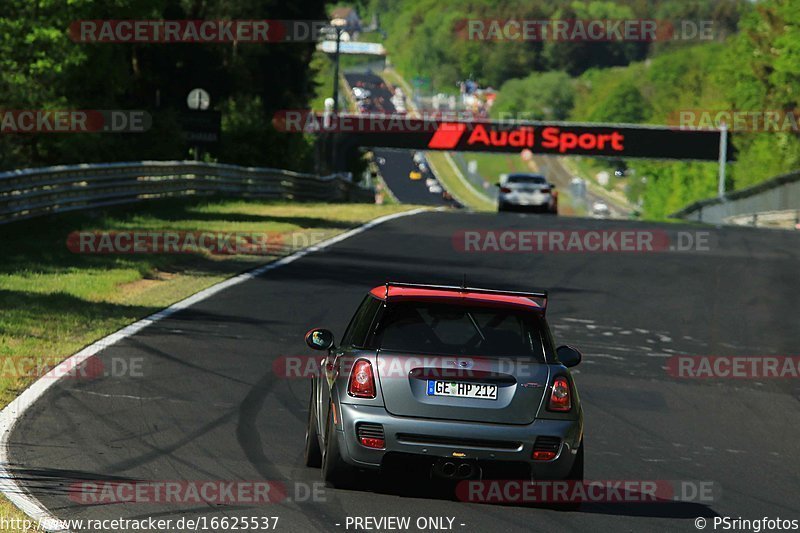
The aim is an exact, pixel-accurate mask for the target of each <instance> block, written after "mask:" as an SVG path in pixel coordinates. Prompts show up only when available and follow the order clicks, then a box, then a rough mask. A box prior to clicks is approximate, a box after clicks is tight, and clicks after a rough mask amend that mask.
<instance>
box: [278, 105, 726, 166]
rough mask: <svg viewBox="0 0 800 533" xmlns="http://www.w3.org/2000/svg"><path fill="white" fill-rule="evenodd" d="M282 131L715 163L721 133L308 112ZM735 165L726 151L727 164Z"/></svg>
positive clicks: (285, 122)
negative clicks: (335, 114) (323, 114)
mask: <svg viewBox="0 0 800 533" xmlns="http://www.w3.org/2000/svg"><path fill="white" fill-rule="evenodd" d="M273 124H274V125H275V127H276V128H278V129H279V130H281V131H289V132H303V133H337V134H341V135H346V137H347V141H348V144H350V143H354V144H357V145H359V146H368V147H386V148H408V149H412V150H453V151H467V152H469V151H472V152H521V151H522V150H526V149H527V150H530V151H531V152H533V153H534V154H554V155H583V156H593V157H619V158H634V157H641V158H651V159H695V160H705V161H717V160H718V159H719V142H720V132H719V131H717V130H703V129H688V128H687V129H681V128H677V127H675V128H670V127H666V126H663V127H661V126H634V125H624V126H617V125H613V124H578V123H567V122H552V123H544V122H513V123H510V122H503V121H490V120H475V121H468V120H443V119H442V118H441V117H433V118H431V117H423V118H411V117H408V116H405V115H391V116H390V115H338V116H332V115H328V116H321V115H316V114H313V113H309V112H307V111H284V112H280V113H277V114H276V115H275V117H274V118H273ZM733 159H734V154H733V150H731V149H728V160H729V161H732V160H733Z"/></svg>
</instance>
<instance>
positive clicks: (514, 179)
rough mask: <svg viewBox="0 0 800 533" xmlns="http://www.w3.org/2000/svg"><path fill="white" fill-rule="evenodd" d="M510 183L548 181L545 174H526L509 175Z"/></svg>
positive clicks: (540, 182) (542, 182) (541, 182)
mask: <svg viewBox="0 0 800 533" xmlns="http://www.w3.org/2000/svg"><path fill="white" fill-rule="evenodd" d="M508 183H539V184H544V183H547V180H546V179H545V177H544V176H526V175H511V176H509V177H508Z"/></svg>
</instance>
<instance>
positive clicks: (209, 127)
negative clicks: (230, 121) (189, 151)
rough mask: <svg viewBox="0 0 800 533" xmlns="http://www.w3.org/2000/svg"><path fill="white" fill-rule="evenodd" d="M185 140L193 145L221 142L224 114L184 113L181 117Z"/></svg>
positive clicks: (207, 112) (217, 112)
mask: <svg viewBox="0 0 800 533" xmlns="http://www.w3.org/2000/svg"><path fill="white" fill-rule="evenodd" d="M180 122H181V126H182V128H183V134H184V138H185V139H186V141H187V142H188V143H189V144H192V145H209V144H215V143H217V142H219V137H220V131H221V129H222V127H221V123H222V113H220V112H219V111H184V112H183V113H181V115H180Z"/></svg>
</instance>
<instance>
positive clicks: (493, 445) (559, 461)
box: [336, 404, 583, 479]
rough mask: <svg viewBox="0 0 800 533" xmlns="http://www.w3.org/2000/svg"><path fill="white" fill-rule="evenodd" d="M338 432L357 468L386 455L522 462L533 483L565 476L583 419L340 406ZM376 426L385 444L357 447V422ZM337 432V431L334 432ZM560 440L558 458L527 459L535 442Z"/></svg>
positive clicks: (375, 466) (374, 466)
mask: <svg viewBox="0 0 800 533" xmlns="http://www.w3.org/2000/svg"><path fill="white" fill-rule="evenodd" d="M339 411H340V415H341V424H342V430H340V431H337V432H336V433H337V438H338V439H339V447H340V450H341V451H342V455H343V459H344V460H345V461H346V462H347V463H349V464H351V465H354V466H358V467H361V468H371V469H378V468H380V467H381V466H382V463H383V460H384V458H385V456H386V455H387V454H395V453H400V454H411V455H415V456H418V457H419V456H421V457H423V458H424V457H427V458H429V459H430V461H431V462H435V461H436V460H437V459H440V458H453V457H457V458H458V459H460V460H462V461H477V462H481V461H508V462H516V463H527V464H529V465H530V467H531V472H532V476H533V478H535V479H561V478H563V477H565V476H566V475H567V473H568V472H569V471H570V468H571V467H572V463H573V462H574V459H575V453H576V452H577V450H578V446H579V445H580V443H581V438H582V436H583V420H582V416H580V415H579V417H578V419H577V420H543V419H537V420H535V421H534V422H533V423H531V424H528V425H509V424H485V423H476V422H458V421H450V420H431V419H422V418H410V417H398V416H394V415H391V414H389V413H388V412H387V411H386V409H385V408H384V407H375V406H363V405H354V404H340V410H339ZM363 423H367V424H380V425H381V426H382V427H383V433H384V439H385V442H386V446H385V448H384V449H382V450H376V449H372V448H367V447H366V446H363V445H362V444H361V443H360V442H359V441H358V437H357V433H356V429H357V426H358V425H359V424H363ZM337 429H338V428H337ZM539 436H543V437H558V438H560V439H561V444H560V448H559V451H558V455H557V456H556V457H555V458H554V459H552V460H550V461H534V460H532V456H533V449H534V443H535V442H536V438H537V437H539Z"/></svg>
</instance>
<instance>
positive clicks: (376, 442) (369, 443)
mask: <svg viewBox="0 0 800 533" xmlns="http://www.w3.org/2000/svg"><path fill="white" fill-rule="evenodd" d="M361 444H363V445H364V446H366V447H367V448H375V449H378V450H380V449H383V448H384V447H386V441H385V440H383V439H375V438H371V437H361Z"/></svg>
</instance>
